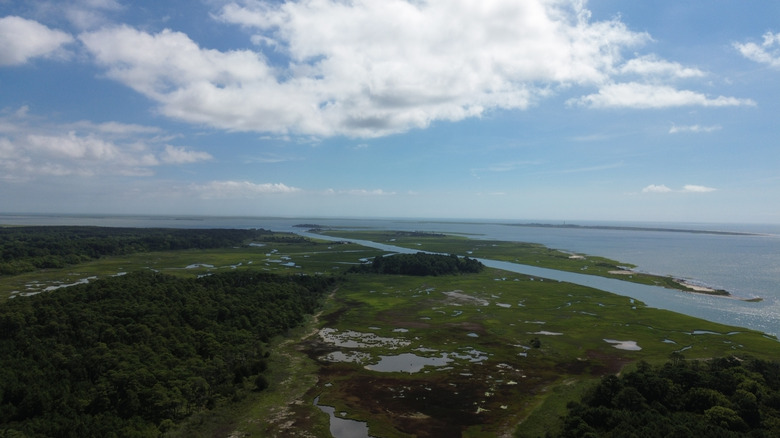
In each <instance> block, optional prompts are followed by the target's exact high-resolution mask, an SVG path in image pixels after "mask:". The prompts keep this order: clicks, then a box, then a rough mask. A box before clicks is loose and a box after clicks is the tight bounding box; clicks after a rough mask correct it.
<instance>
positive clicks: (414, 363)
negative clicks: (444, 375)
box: [365, 353, 453, 374]
mask: <svg viewBox="0 0 780 438" xmlns="http://www.w3.org/2000/svg"><path fill="white" fill-rule="evenodd" d="M379 358H380V359H379V362H378V363H376V364H374V365H366V366H365V369H367V370H371V371H379V372H382V373H393V372H396V373H400V372H403V373H410V374H411V373H416V372H419V371H420V370H422V369H423V367H425V366H426V365H427V366H433V367H440V366H444V365H447V364H448V363H450V362H452V361H453V359H450V358H449V357H448V356H447V353H442V354H441V357H422V356H418V355H416V354H414V353H402V354H399V355H396V356H379Z"/></svg>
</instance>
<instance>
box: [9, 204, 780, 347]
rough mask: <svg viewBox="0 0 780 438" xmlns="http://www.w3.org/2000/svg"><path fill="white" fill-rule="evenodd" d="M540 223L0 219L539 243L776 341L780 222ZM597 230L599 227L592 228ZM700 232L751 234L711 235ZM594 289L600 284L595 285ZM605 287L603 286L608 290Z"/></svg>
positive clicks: (671, 305)
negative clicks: (674, 284)
mask: <svg viewBox="0 0 780 438" xmlns="http://www.w3.org/2000/svg"><path fill="white" fill-rule="evenodd" d="M541 222H544V223H546V224H551V225H563V223H552V222H549V221H534V220H527V221H526V220H512V221H508V220H503V221H485V220H474V221H465V220H447V219H438V220H433V219H349V218H344V219H338V218H270V217H269V218H266V217H210V216H102V215H91V216H81V215H13V214H0V224H7V225H93V226H107V227H144V228H146V227H170V228H265V229H269V230H274V231H286V232H301V231H302V229H301V228H297V227H294V225H296V224H301V223H307V224H318V225H321V226H323V227H342V228H347V229H387V230H404V231H431V232H442V233H452V234H463V235H467V236H468V237H471V238H474V239H495V240H506V241H518V242H534V243H541V244H543V245H546V246H548V247H551V248H556V249H560V250H565V251H571V252H577V253H583V254H589V255H598V256H603V257H608V258H611V259H614V260H617V261H619V262H622V263H626V264H632V265H636V266H637V268H636V269H637V270H639V271H643V272H648V273H653V274H660V275H671V276H674V277H676V278H683V279H686V280H688V281H691V282H694V283H697V284H700V285H703V286H709V287H713V288H717V289H725V290H727V291H729V292H731V294H732V295H733V297H734V298H756V297H760V298H762V301H760V302H746V301H742V300H739V299H734V298H722V297H713V296H707V295H701V294H691V293H682V292H676V291H669V290H656V291H651V290H640V289H641V288H636V287H634V286H631V285H630V284H626V283H625V282H618V286H609V287H610V288H612V289H614V290H612V291H614V292H616V293H621V294H623V295H627V296H631V297H633V298H636V299H639V300H642V301H643V302H645V303H646V304H648V305H650V306H653V307H659V308H664V309H668V310H673V311H677V312H680V313H685V314H689V315H692V316H696V317H699V318H703V319H707V320H711V321H716V322H721V323H725V324H730V325H736V326H739V327H747V328H751V329H756V330H760V331H763V332H765V333H768V334H772V335H775V336H777V335H778V334H780V225H753V224H750V225H747V224H691V223H623V222H621V223H618V222H589V221H579V222H576V221H575V222H569V223H568V225H571V224H576V225H579V227H573V228H562V227H531V226H517V225H518V224H526V225H527V224H531V223H541ZM594 226H595V227H597V228H591V227H594ZM606 227H608V228H606ZM621 227H623V228H621ZM627 227H630V228H627ZM664 229H665V230H676V231H664ZM680 230H691V231H697V232H685V231H680ZM701 231H718V232H734V233H751V234H714V233H703V232H701ZM594 286H595V287H601V286H599V285H598V284H594ZM603 287H604V288H605V289H607V287H606V286H603ZM615 288H616V289H615ZM656 289H657V288H656ZM607 290H609V289H607ZM693 329H695V328H693Z"/></svg>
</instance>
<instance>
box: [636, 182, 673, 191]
mask: <svg viewBox="0 0 780 438" xmlns="http://www.w3.org/2000/svg"><path fill="white" fill-rule="evenodd" d="M671 191H672V189H670V188H669V187H666V186H665V185H663V184H661V185H655V184H650V185H649V186H647V187H645V188H643V189H642V193H669V192H671Z"/></svg>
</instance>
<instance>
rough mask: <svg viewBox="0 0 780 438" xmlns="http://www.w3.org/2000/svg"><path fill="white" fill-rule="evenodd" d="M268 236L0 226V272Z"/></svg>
mask: <svg viewBox="0 0 780 438" xmlns="http://www.w3.org/2000/svg"><path fill="white" fill-rule="evenodd" d="M274 237H276V236H272V232H271V231H267V230H240V229H168V228H103V227H82V226H72V227H60V226H56V227H54V226H52V227H48V226H41V227H0V276H2V275H16V274H21V273H23V272H30V271H34V270H36V269H46V268H63V267H66V266H69V265H74V264H78V263H81V262H84V261H87V260H90V259H96V258H99V257H103V256H115V255H123V254H132V253H137V252H148V251H172V250H182V249H210V248H229V247H232V246H239V245H243V244H245V243H247V242H249V241H251V240H252V239H259V238H263V239H265V240H266V241H268V239H269V238H274ZM290 238H291V239H302V238H301V237H298V236H294V235H291V236H290Z"/></svg>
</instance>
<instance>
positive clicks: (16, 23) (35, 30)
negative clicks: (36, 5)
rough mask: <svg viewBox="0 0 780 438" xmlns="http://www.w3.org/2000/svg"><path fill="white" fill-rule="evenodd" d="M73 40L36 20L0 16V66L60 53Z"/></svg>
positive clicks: (22, 62) (17, 63)
mask: <svg viewBox="0 0 780 438" xmlns="http://www.w3.org/2000/svg"><path fill="white" fill-rule="evenodd" d="M72 41H73V37H71V36H70V35H68V34H67V33H65V32H62V31H59V30H53V29H50V28H48V27H46V26H44V25H42V24H40V23H38V22H37V21H32V20H27V19H25V18H21V17H16V16H12V15H11V16H7V17H3V18H0V66H3V65H21V64H24V63H26V62H27V61H29V60H30V59H31V58H37V57H51V56H55V55H57V54H60V53H62V52H61V50H62V46H64V45H65V44H68V43H70V42H72Z"/></svg>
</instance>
